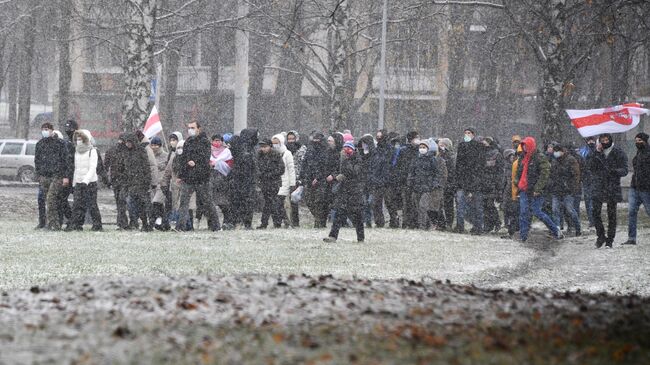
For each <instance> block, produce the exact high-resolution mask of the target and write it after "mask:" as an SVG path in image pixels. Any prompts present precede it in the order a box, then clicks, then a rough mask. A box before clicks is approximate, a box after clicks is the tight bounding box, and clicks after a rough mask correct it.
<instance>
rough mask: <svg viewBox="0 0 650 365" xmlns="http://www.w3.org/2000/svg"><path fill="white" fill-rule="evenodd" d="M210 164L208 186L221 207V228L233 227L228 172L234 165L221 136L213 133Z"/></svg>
mask: <svg viewBox="0 0 650 365" xmlns="http://www.w3.org/2000/svg"><path fill="white" fill-rule="evenodd" d="M211 139H212V145H211V154H210V166H211V167H212V171H211V173H210V186H211V189H212V199H213V201H214V203H215V204H216V205H217V206H218V207H219V208H220V209H221V213H222V214H223V229H224V230H229V229H233V228H234V224H235V222H234V220H233V215H232V207H231V203H230V172H231V171H232V167H233V165H234V160H233V157H232V152H231V151H230V149H229V148H228V146H227V145H226V143H225V141H224V140H223V136H221V135H220V134H215V135H213V136H212V138H211Z"/></svg>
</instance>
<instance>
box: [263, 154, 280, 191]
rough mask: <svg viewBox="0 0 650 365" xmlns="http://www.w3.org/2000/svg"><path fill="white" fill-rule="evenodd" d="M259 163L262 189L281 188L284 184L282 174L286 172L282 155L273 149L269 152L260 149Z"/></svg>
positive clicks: (277, 189) (273, 189)
mask: <svg viewBox="0 0 650 365" xmlns="http://www.w3.org/2000/svg"><path fill="white" fill-rule="evenodd" d="M257 165H258V166H259V183H260V189H261V190H262V191H275V194H277V193H278V191H279V190H280V186H281V185H282V174H284V168H285V166H284V162H283V161H282V155H281V154H280V153H278V152H276V151H273V150H271V151H270V152H269V153H263V152H262V151H259V152H258V154H257Z"/></svg>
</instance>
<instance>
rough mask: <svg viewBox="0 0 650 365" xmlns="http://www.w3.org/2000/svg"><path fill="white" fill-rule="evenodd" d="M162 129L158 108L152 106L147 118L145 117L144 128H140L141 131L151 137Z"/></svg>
mask: <svg viewBox="0 0 650 365" xmlns="http://www.w3.org/2000/svg"><path fill="white" fill-rule="evenodd" d="M161 131H162V123H160V115H159V114H158V109H157V108H156V106H155V105H154V106H153V109H151V114H149V118H148V119H147V122H146V123H145V124H144V129H143V130H142V133H144V135H145V136H147V138H151V137H153V136H155V135H156V134H158V133H160V132H161Z"/></svg>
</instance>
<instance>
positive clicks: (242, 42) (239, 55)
mask: <svg viewBox="0 0 650 365" xmlns="http://www.w3.org/2000/svg"><path fill="white" fill-rule="evenodd" d="M238 3H239V4H238V9H237V14H238V16H244V15H246V14H248V2H247V1H246V0H239V1H238ZM248 46H249V45H248V32H245V31H241V30H237V31H236V32H235V48H236V50H235V90H234V94H235V105H234V128H233V132H234V133H239V132H241V131H242V129H245V128H246V127H247V125H248Z"/></svg>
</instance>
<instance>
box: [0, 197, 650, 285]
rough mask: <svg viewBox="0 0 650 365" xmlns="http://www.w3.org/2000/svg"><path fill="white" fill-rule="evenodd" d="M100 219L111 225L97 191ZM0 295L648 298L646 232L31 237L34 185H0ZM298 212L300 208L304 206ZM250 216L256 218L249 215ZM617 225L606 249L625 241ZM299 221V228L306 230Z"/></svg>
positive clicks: (110, 229) (111, 229)
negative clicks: (299, 282)
mask: <svg viewBox="0 0 650 365" xmlns="http://www.w3.org/2000/svg"><path fill="white" fill-rule="evenodd" d="M100 195H101V197H100V201H101V209H102V211H103V212H105V221H106V222H110V220H111V219H113V220H114V218H113V217H112V215H113V214H114V206H113V207H112V206H111V199H112V197H111V194H110V192H108V191H107V190H104V191H102V193H101V194H100ZM0 201H2V202H3V203H2V204H3V205H4V207H3V209H2V210H0V289H5V290H6V289H10V288H26V287H30V286H32V285H43V284H45V283H56V282H64V281H66V280H71V279H76V278H89V277H95V276H101V277H104V276H108V277H121V276H135V277H150V276H179V275H201V274H212V275H237V274H247V273H257V274H302V273H305V274H309V275H325V274H332V275H334V276H335V277H343V278H345V277H353V276H356V277H361V278H372V279H396V278H408V279H416V280H420V279H423V280H434V279H435V280H450V281H451V282H453V283H461V284H475V285H478V286H482V287H498V288H513V289H518V288H520V287H526V288H538V289H551V290H562V291H563V290H571V291H576V290H581V291H584V292H601V291H605V292H608V293H611V294H618V293H624V294H629V293H636V294H639V295H645V296H647V295H650V286H648V285H647V283H648V282H650V245H649V244H648V242H650V230H649V229H648V228H649V227H648V224H647V220H645V217H644V222H642V224H641V228H640V232H639V243H640V244H639V245H637V246H631V247H630V246H627V247H626V246H621V245H620V244H615V246H614V249H600V250H597V249H595V248H594V246H593V241H594V240H595V237H594V235H593V234H587V235H586V236H584V237H580V238H567V239H564V240H562V241H559V242H558V241H555V240H552V239H549V238H548V237H547V236H546V233H545V232H544V230H543V229H541V227H540V226H539V225H536V229H535V233H534V235H533V236H532V238H531V239H530V240H529V242H528V243H526V244H522V243H520V242H517V241H511V240H502V239H500V238H499V237H498V236H491V235H488V236H481V237H475V236H470V235H459V234H452V233H441V232H424V231H404V230H391V229H376V228H373V229H367V230H366V232H367V233H366V235H367V237H366V242H365V243H363V244H359V243H357V242H356V240H355V234H354V230H352V229H344V230H342V233H341V236H340V239H339V241H338V242H337V243H335V244H326V243H324V242H322V238H323V237H325V236H326V235H327V233H328V231H327V230H322V229H321V230H316V229H311V228H300V229H290V230H285V229H269V230H264V231H258V230H255V231H242V230H237V231H226V232H218V233H211V232H207V231H206V230H205V223H203V228H202V229H200V230H198V231H196V232H193V233H172V232H166V233H162V232H155V233H141V232H117V231H115V226H111V225H106V226H105V231H104V232H90V231H84V232H74V233H65V232H57V233H54V232H44V231H35V230H33V229H32V228H33V226H34V225H35V218H34V214H35V211H36V206H35V205H36V204H35V192H34V188H11V187H0ZM305 210H306V209H305ZM256 219H258V218H257V217H256ZM624 224H625V223H624V222H623V224H622V225H621V227H619V228H620V231H619V234H618V238H617V240H616V243H620V242H622V241H624V240H625V238H626V233H625V232H624V229H625V226H624ZM307 225H308V223H305V224H303V226H307Z"/></svg>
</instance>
